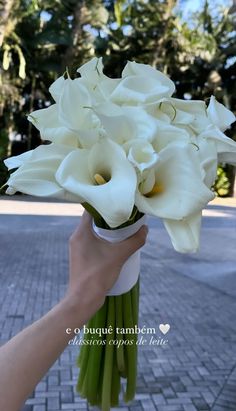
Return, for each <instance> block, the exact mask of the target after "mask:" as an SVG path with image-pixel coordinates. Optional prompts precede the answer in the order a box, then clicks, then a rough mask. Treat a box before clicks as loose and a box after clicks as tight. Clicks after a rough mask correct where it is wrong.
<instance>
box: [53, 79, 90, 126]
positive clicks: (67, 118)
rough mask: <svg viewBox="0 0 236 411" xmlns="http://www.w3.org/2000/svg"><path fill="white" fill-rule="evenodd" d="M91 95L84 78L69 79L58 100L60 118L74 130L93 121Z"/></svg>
mask: <svg viewBox="0 0 236 411" xmlns="http://www.w3.org/2000/svg"><path fill="white" fill-rule="evenodd" d="M92 115H93V113H92V111H91V97H90V95H89V92H88V90H87V89H86V87H85V85H84V84H83V82H82V79H75V80H71V79H67V81H66V83H65V85H64V87H63V90H62V93H61V95H60V99H59V102H58V119H59V122H60V124H61V125H63V126H64V127H67V128H69V129H70V130H72V131H77V130H80V129H83V128H85V127H86V123H87V122H89V121H91V117H92Z"/></svg>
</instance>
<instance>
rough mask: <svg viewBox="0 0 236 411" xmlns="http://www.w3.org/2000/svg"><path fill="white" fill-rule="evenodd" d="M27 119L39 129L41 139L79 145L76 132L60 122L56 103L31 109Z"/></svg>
mask: <svg viewBox="0 0 236 411" xmlns="http://www.w3.org/2000/svg"><path fill="white" fill-rule="evenodd" d="M28 120H29V121H30V122H31V123H32V124H33V125H34V126H35V127H36V128H37V129H38V130H39V131H40V134H41V137H42V139H43V140H49V141H51V142H54V143H57V144H65V145H68V146H72V147H75V148H76V147H78V146H79V137H78V133H76V132H74V131H71V130H69V129H68V128H67V127H64V126H63V125H62V124H60V122H59V119H58V113H57V105H56V104H52V105H51V106H50V107H48V108H43V109H41V110H36V111H33V112H32V113H31V114H29V115H28Z"/></svg>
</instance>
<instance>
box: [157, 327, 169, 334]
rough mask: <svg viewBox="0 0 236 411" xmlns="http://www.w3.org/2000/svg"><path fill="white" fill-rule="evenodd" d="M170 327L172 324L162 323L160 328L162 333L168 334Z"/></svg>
mask: <svg viewBox="0 0 236 411" xmlns="http://www.w3.org/2000/svg"><path fill="white" fill-rule="evenodd" d="M169 329H170V324H160V325H159V330H160V331H161V332H162V334H164V335H165V334H167V333H168V331H169Z"/></svg>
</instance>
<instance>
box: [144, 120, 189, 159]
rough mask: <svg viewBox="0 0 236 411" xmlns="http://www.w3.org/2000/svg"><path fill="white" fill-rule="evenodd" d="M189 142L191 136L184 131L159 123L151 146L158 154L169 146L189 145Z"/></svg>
mask: <svg viewBox="0 0 236 411" xmlns="http://www.w3.org/2000/svg"><path fill="white" fill-rule="evenodd" d="M191 141H192V139H191V136H190V134H189V133H188V132H187V131H186V130H184V129H180V128H178V127H175V126H172V125H170V124H164V123H162V122H159V123H158V127H157V129H156V134H155V138H154V139H153V141H152V145H153V148H154V150H155V151H156V152H159V151H161V150H162V149H163V148H165V147H167V146H168V145H170V144H176V143H177V142H180V143H181V142H182V143H191Z"/></svg>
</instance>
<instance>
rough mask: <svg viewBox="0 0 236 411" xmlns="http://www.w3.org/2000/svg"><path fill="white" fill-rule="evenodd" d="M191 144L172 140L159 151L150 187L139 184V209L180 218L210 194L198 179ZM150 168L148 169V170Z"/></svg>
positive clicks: (198, 174)
mask: <svg viewBox="0 0 236 411" xmlns="http://www.w3.org/2000/svg"><path fill="white" fill-rule="evenodd" d="M194 150H195V149H194V147H193V146H192V145H191V144H176V145H174V144H172V145H170V146H167V147H166V148H165V149H163V150H162V151H160V152H159V153H158V154H159V161H158V162H157V163H156V165H155V167H154V172H155V179H154V185H153V187H152V189H151V190H150V191H149V193H147V192H145V193H144V192H142V189H143V185H142V184H139V188H138V189H137V191H136V199H135V204H136V206H137V208H138V209H139V210H140V211H142V212H143V213H147V214H150V215H153V216H157V217H161V218H167V219H174V220H182V219H183V218H186V217H189V216H190V215H192V214H194V213H195V212H198V211H200V210H201V209H202V208H203V207H204V206H205V205H206V204H207V203H208V201H210V200H212V199H213V198H214V194H213V193H212V191H211V190H210V189H209V188H207V187H206V185H205V184H204V183H203V182H202V178H201V173H200V164H199V160H198V158H197V156H196V153H195V152H194ZM150 171H152V170H150Z"/></svg>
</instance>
